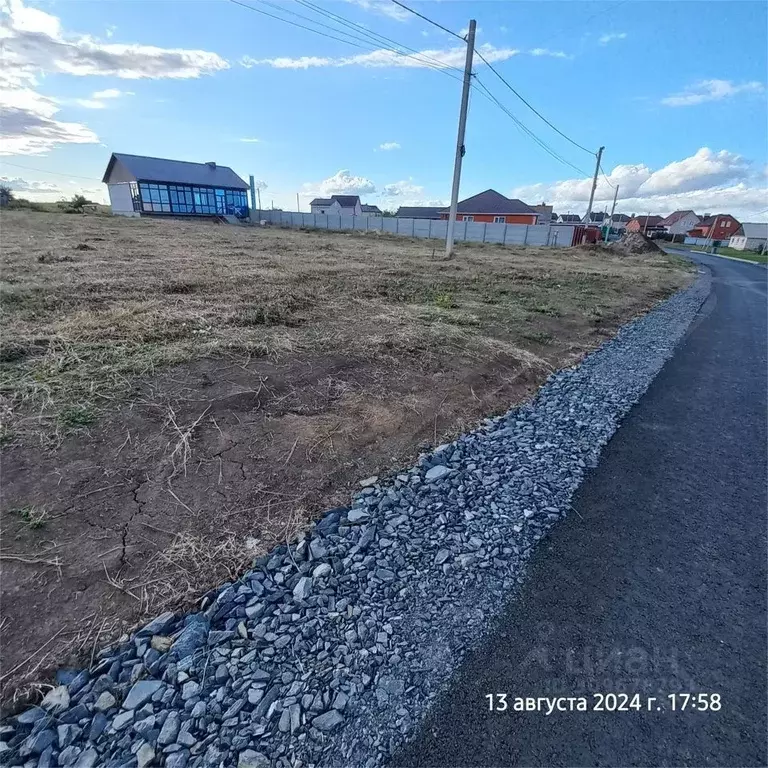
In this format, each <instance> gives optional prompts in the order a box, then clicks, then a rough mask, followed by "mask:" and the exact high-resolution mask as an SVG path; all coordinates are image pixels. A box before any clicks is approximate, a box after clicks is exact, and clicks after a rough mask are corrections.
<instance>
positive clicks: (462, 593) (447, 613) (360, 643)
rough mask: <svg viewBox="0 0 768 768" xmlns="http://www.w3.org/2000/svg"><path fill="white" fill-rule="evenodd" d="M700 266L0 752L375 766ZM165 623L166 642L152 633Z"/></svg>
mask: <svg viewBox="0 0 768 768" xmlns="http://www.w3.org/2000/svg"><path fill="white" fill-rule="evenodd" d="M708 293H709V277H708V275H707V274H704V273H700V274H699V275H698V277H697V279H696V281H695V282H694V284H693V285H692V286H691V287H690V288H688V289H686V290H684V291H681V292H679V293H677V294H675V295H674V296H673V297H671V298H670V299H668V300H667V301H665V302H663V303H661V304H660V305H658V306H657V307H656V308H654V309H653V310H652V311H651V312H650V313H648V314H647V315H646V316H644V317H642V318H640V319H638V320H636V321H634V322H632V323H630V324H628V325H626V326H624V327H623V328H622V329H621V330H620V331H619V333H618V334H617V336H616V337H615V338H614V339H612V340H611V341H609V342H607V343H605V344H604V345H602V346H601V347H600V349H598V350H597V351H596V352H594V353H592V354H591V355H589V356H588V357H587V358H585V359H584V361H583V362H582V363H581V364H580V365H578V366H576V367H574V368H570V369H566V370H562V371H559V372H557V373H555V374H553V375H552V376H550V378H549V379H548V381H547V382H546V384H545V385H544V386H543V387H542V389H541V390H540V391H539V393H538V394H537V396H536V397H535V398H534V399H533V400H532V401H531V402H529V403H526V404H525V405H522V406H520V407H518V408H514V409H513V410H511V411H509V412H508V413H507V414H505V415H504V416H502V417H499V418H494V419H487V420H486V421H485V422H484V423H483V425H482V426H481V427H480V428H479V429H477V430H475V431H473V432H470V433H468V434H465V435H462V436H461V437H460V438H458V439H457V440H456V441H455V442H453V443H451V444H449V445H444V446H440V447H439V448H438V449H436V450H435V451H434V452H433V453H431V454H429V455H423V456H421V458H420V460H419V462H418V464H417V466H415V467H413V468H412V469H411V470H410V471H409V472H402V473H400V474H398V475H397V476H395V477H393V478H391V479H379V478H368V479H367V480H365V481H363V483H362V484H361V485H362V489H361V491H360V492H359V493H358V494H357V495H356V496H355V498H354V500H353V502H352V505H351V507H349V508H338V509H334V510H330V511H329V512H328V513H327V514H326V515H325V516H324V517H323V518H322V519H321V520H319V521H318V522H317V524H316V525H315V526H314V527H313V528H312V529H311V530H310V531H307V532H306V533H305V534H303V535H302V536H301V538H300V539H299V540H298V541H296V542H294V543H293V544H291V545H290V551H289V548H288V547H287V546H285V545H283V546H280V547H277V548H276V549H274V550H273V551H272V552H270V553H269V554H268V555H266V556H264V557H262V558H260V559H259V560H257V561H256V562H255V563H254V567H253V569H252V570H251V571H249V572H248V573H246V574H245V575H244V576H243V577H242V578H241V579H240V580H238V581H237V582H235V583H231V584H225V585H223V586H222V587H221V588H220V589H218V590H216V591H214V592H211V593H209V594H208V595H206V596H205V598H204V599H203V601H202V604H201V610H200V611H199V612H198V613H193V614H189V615H187V616H181V617H177V616H174V615H173V614H164V615H163V616H159V617H158V618H157V619H155V620H154V621H152V622H150V623H149V624H148V625H146V626H145V627H144V628H143V629H141V630H140V631H139V632H137V633H136V634H135V635H133V636H132V637H130V638H126V639H125V641H124V642H122V643H121V644H119V645H118V646H117V647H112V648H106V649H104V650H102V651H101V652H100V653H99V654H98V657H97V661H96V664H95V666H94V667H93V668H92V669H91V670H88V671H75V672H74V673H73V671H71V670H62V671H61V672H60V673H59V680H58V683H59V684H60V685H59V688H57V689H54V690H55V691H56V693H55V694H52V695H51V696H50V697H48V696H47V697H46V700H47V701H46V700H44V701H43V702H42V703H41V706H40V707H36V708H31V709H28V710H26V711H25V712H23V713H21V714H20V715H19V716H17V717H13V718H7V719H6V721H5V722H4V723H3V724H2V725H0V763H2V764H4V765H10V766H24V768H43V766H75V767H76V768H84V767H85V766H96V765H109V766H126V767H127V766H150V765H152V766H166V767H169V768H187V766H190V767H194V768H198V767H205V768H214V767H218V766H221V765H223V766H240V767H241V768H271V767H277V766H280V767H284V768H288V767H289V766H290V767H291V768H299V766H304V767H305V768H308V767H309V766H333V767H334V768H336V767H338V768H347V766H350V765H355V766H366V768H374V767H375V766H379V765H382V764H384V763H385V762H386V760H387V758H388V757H389V756H390V755H391V754H392V752H393V751H394V750H395V749H396V748H397V747H398V745H399V744H400V743H401V742H402V741H403V740H404V739H406V738H407V737H408V736H409V734H411V733H412V731H413V729H414V727H415V725H416V724H417V723H418V722H419V721H420V720H421V718H422V717H423V715H424V713H425V712H426V709H427V708H428V707H429V704H430V702H431V701H432V700H433V699H434V698H435V697H436V696H437V695H438V693H439V692H440V691H441V689H442V687H443V686H444V685H445V684H446V683H447V681H448V680H449V678H450V675H451V674H452V672H453V671H454V670H455V668H456V667H457V666H458V664H459V663H460V662H461V659H462V657H463V655H464V653H465V652H466V650H467V649H468V648H470V647H471V646H473V645H474V644H475V643H476V642H477V641H478V640H479V639H480V638H481V636H482V635H483V633H484V632H485V631H487V630H488V629H489V628H490V626H491V623H492V621H493V619H494V617H495V616H497V615H498V614H499V612H500V611H501V609H502V607H503V605H504V603H505V601H506V600H508V599H510V596H511V595H512V594H513V592H514V590H515V589H516V587H517V585H519V584H520V583H521V582H522V579H523V575H524V572H525V564H526V560H527V558H528V557H529V554H530V552H531V548H532V547H533V546H535V544H536V542H537V541H539V540H540V539H541V538H542V537H543V536H545V535H546V533H547V530H548V529H549V528H550V527H551V526H552V525H554V524H555V523H556V522H557V521H558V520H559V519H561V518H562V517H564V516H565V515H567V514H568V512H569V510H570V507H569V502H570V499H571V496H572V494H573V493H574V491H575V490H576V488H577V486H578V485H579V483H580V482H581V481H582V479H583V477H584V475H585V473H586V472H587V471H588V469H589V468H590V467H594V466H596V464H597V461H598V458H599V456H600V452H601V450H602V448H603V446H605V444H606V443H607V442H608V440H609V439H610V437H611V435H612V434H613V433H614V432H615V430H616V429H617V428H618V427H619V426H620V422H621V419H622V418H623V417H624V416H625V415H626V413H627V412H628V411H629V409H630V408H631V407H632V405H633V404H634V403H635V402H637V400H638V399H639V398H640V397H641V396H642V394H643V393H644V392H645V390H646V389H647V387H648V385H649V384H650V382H651V381H652V380H653V378H654V377H655V375H656V374H657V373H658V371H659V370H660V369H661V367H662V365H663V364H664V362H665V361H666V360H667V359H668V358H669V357H670V356H671V355H672V353H673V350H674V347H675V345H676V344H677V343H678V341H679V340H680V338H681V337H682V336H683V334H684V333H685V331H686V329H687V328H688V326H689V324H690V322H691V321H692V320H693V318H694V316H695V315H696V312H697V311H698V309H699V307H700V305H701V304H702V302H703V301H704V300H705V298H706V296H707V295H708ZM158 636H161V637H170V638H171V639H172V641H173V642H172V645H171V646H170V648H169V649H167V650H164V651H163V650H158V648H162V649H165V648H167V645H164V644H162V643H157V642H155V643H153V638H156V637H158Z"/></svg>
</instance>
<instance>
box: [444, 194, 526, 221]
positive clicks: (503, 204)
mask: <svg viewBox="0 0 768 768" xmlns="http://www.w3.org/2000/svg"><path fill="white" fill-rule="evenodd" d="M447 210H448V209H444V210H443V212H446V211H447ZM456 211H457V213H502V214H503V213H528V214H531V215H533V216H536V215H537V213H536V211H534V210H533V209H532V208H530V207H529V206H527V205H526V204H525V203H524V202H523V201H522V200H517V199H513V198H509V197H504V195H502V194H501V193H499V192H497V191H496V190H495V189H486V190H485V192H480V193H479V194H477V195H473V196H472V197H468V198H467V199H466V200H461V201H460V202H459V204H458V206H457V208H456Z"/></svg>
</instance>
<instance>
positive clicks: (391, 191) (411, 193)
mask: <svg viewBox="0 0 768 768" xmlns="http://www.w3.org/2000/svg"><path fill="white" fill-rule="evenodd" d="M423 193H424V187H421V186H419V185H417V184H414V183H413V179H406V180H403V181H395V182H394V183H392V184H385V185H384V195H386V196H387V197H421V196H422V195H423Z"/></svg>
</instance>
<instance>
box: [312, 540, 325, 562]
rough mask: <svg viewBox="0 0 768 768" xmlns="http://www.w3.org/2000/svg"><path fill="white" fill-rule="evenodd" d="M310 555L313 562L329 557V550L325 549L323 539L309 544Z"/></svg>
mask: <svg viewBox="0 0 768 768" xmlns="http://www.w3.org/2000/svg"><path fill="white" fill-rule="evenodd" d="M309 554H310V555H311V557H312V559H313V560H322V559H323V558H324V557H327V556H328V550H327V549H326V548H325V544H323V542H322V540H321V539H312V541H310V542H309Z"/></svg>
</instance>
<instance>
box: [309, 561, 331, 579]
mask: <svg viewBox="0 0 768 768" xmlns="http://www.w3.org/2000/svg"><path fill="white" fill-rule="evenodd" d="M332 572H333V568H332V567H331V566H330V565H329V564H328V563H320V565H318V566H317V567H316V568H315V570H314V571H312V578H313V579H322V578H324V577H325V576H328V575H329V574H331V573H332Z"/></svg>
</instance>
